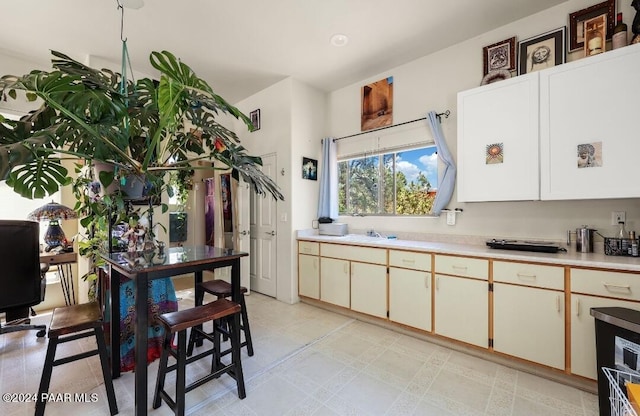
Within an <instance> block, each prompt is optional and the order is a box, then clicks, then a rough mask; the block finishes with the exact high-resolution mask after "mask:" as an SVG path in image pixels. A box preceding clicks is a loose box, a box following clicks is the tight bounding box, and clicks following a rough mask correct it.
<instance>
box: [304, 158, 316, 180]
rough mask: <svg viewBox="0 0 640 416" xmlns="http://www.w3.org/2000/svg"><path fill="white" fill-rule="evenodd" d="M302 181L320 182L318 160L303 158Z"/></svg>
mask: <svg viewBox="0 0 640 416" xmlns="http://www.w3.org/2000/svg"><path fill="white" fill-rule="evenodd" d="M302 179H309V180H312V181H317V180H318V161H317V160H315V159H309V158H308V157H303V158H302Z"/></svg>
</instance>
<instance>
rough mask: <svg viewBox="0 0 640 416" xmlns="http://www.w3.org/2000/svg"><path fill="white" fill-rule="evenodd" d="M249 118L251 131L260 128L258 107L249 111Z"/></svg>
mask: <svg viewBox="0 0 640 416" xmlns="http://www.w3.org/2000/svg"><path fill="white" fill-rule="evenodd" d="M249 119H251V124H253V128H252V129H251V131H256V130H260V109H259V108H258V109H257V110H253V111H252V112H250V113H249Z"/></svg>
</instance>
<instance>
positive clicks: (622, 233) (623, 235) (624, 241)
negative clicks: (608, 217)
mask: <svg viewBox="0 0 640 416" xmlns="http://www.w3.org/2000/svg"><path fill="white" fill-rule="evenodd" d="M618 227H619V230H618V238H619V239H620V248H621V249H622V252H623V253H627V251H628V250H629V240H628V237H629V235H628V234H627V231H626V230H625V229H624V221H619V222H618Z"/></svg>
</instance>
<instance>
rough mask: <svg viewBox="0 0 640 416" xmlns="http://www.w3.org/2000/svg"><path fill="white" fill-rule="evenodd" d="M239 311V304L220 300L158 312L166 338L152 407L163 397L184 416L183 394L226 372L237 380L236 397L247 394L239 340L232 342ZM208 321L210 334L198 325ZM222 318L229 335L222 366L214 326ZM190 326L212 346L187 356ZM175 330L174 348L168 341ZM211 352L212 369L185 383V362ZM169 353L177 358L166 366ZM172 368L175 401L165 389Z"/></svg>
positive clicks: (234, 336)
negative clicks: (225, 361)
mask: <svg viewBox="0 0 640 416" xmlns="http://www.w3.org/2000/svg"><path fill="white" fill-rule="evenodd" d="M240 310H241V306H240V305H239V304H238V303H236V302H232V301H230V300H228V299H219V300H216V301H213V302H211V303H207V304H206V305H201V306H196V307H194V308H189V309H184V310H180V311H177V312H169V313H165V314H162V315H160V317H159V321H160V323H161V324H162V326H163V327H164V329H165V338H164V343H163V348H162V354H161V355H160V364H159V366H158V378H157V381H156V389H155V394H154V396H153V408H154V409H157V408H159V407H160V405H161V404H162V400H164V401H165V402H166V403H167V405H169V407H170V408H171V410H173V412H174V413H175V414H176V416H183V415H184V413H185V407H186V406H185V394H186V393H188V392H190V391H191V390H193V389H195V388H196V387H199V386H201V385H202V384H204V383H206V382H207V381H209V380H212V379H214V378H218V377H220V376H221V375H222V374H225V373H227V374H229V375H230V376H231V377H233V378H234V379H235V380H236V386H237V389H238V397H239V398H240V399H244V398H245V397H246V396H247V395H246V392H245V387H244V376H243V373H242V363H241V361H240V348H241V347H240V345H239V343H237V342H235V339H236V336H237V337H238V338H239V337H240V334H239V328H238V325H239V319H240V317H239V314H240ZM208 321H214V330H213V332H212V333H211V334H208V333H206V332H204V331H203V330H201V329H199V328H198V327H197V326H198V325H202V324H203V323H205V322H208ZM221 321H226V324H227V326H228V328H229V331H230V336H231V357H232V358H231V363H230V364H227V365H224V366H223V365H222V362H221V359H220V358H221V355H220V335H221V333H220V332H219V331H217V330H216V328H218V327H219V325H217V324H218V323H219V322H221ZM189 328H191V332H194V331H196V332H199V333H200V336H202V337H204V338H206V339H208V340H209V341H211V342H212V343H213V348H211V349H209V350H207V351H204V352H202V353H200V354H198V355H194V356H191V357H188V358H187V329H189ZM236 332H237V333H236ZM176 333H177V334H178V342H177V345H176V347H175V348H174V347H173V346H172V342H171V340H172V339H173V335H174V334H176ZM212 354H213V359H212V362H211V372H210V373H209V374H207V375H206V376H204V377H202V378H200V379H198V380H196V381H194V382H193V383H191V384H189V385H186V365H187V364H190V363H192V362H194V361H197V360H199V359H201V358H204V357H206V356H208V355H212ZM169 355H171V356H173V357H174V358H175V359H176V363H175V364H173V365H171V366H167V362H168V360H169ZM173 370H176V393H175V400H173V399H171V397H170V396H169V394H168V393H167V392H166V391H165V389H164V382H165V377H166V375H167V373H168V372H170V371H173Z"/></svg>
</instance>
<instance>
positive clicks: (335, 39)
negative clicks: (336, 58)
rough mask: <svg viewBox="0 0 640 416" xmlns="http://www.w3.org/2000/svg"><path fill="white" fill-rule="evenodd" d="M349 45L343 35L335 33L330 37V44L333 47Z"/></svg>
mask: <svg viewBox="0 0 640 416" xmlns="http://www.w3.org/2000/svg"><path fill="white" fill-rule="evenodd" d="M347 43H349V38H348V37H347V35H343V34H342V33H336V34H335V35H333V36H331V44H332V45H333V46H344V45H346V44H347Z"/></svg>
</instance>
